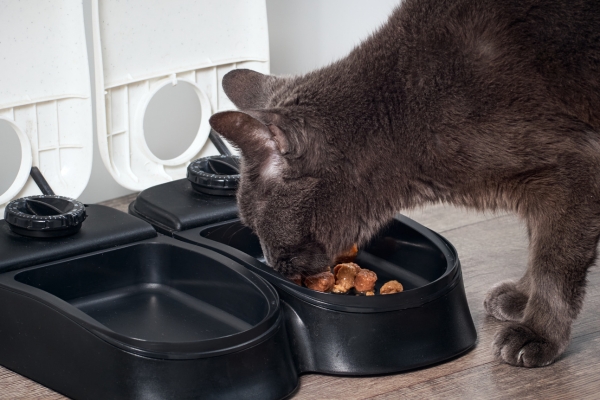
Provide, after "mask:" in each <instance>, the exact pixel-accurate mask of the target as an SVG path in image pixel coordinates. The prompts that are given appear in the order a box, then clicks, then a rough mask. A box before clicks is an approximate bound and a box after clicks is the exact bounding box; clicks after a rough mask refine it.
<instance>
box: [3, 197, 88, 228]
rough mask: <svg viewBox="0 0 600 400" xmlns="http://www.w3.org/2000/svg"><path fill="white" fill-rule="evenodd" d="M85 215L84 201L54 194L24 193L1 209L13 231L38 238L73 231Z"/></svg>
mask: <svg viewBox="0 0 600 400" xmlns="http://www.w3.org/2000/svg"><path fill="white" fill-rule="evenodd" d="M86 216H87V215H86V212H85V206H84V205H83V203H81V202H79V201H77V200H74V199H71V198H68V197H63V196H55V195H41V196H29V197H23V198H20V199H16V200H13V201H11V202H10V203H8V205H7V206H6V208H5V209H4V219H5V220H6V222H7V223H8V226H9V227H10V229H11V230H12V231H13V232H15V233H18V234H19V235H23V236H29V237H38V238H48V237H58V236H67V235H72V234H74V233H76V232H78V231H79V229H80V228H81V224H82V223H83V221H84V220H85V218H86Z"/></svg>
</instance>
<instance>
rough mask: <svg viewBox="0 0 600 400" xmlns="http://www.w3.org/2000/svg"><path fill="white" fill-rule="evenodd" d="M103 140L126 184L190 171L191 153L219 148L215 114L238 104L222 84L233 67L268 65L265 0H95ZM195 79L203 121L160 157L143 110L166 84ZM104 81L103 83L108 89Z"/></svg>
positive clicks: (136, 186) (112, 167)
mask: <svg viewBox="0 0 600 400" xmlns="http://www.w3.org/2000/svg"><path fill="white" fill-rule="evenodd" d="M92 12H93V15H92V20H93V24H94V26H93V32H94V60H95V66H96V88H98V89H97V90H96V92H97V96H98V97H97V102H96V105H97V122H98V143H99V149H100V154H101V155H102V159H103V161H104V164H105V165H106V167H107V168H108V170H109V171H110V173H111V174H112V176H113V177H114V178H115V180H116V181H117V182H118V183H119V184H121V185H122V186H124V187H126V188H128V189H131V190H143V189H145V188H147V187H150V186H154V185H156V184H159V183H163V182H168V181H171V180H174V179H180V178H183V177H185V173H186V167H187V165H188V163H189V161H190V160H193V159H196V158H198V157H202V156H205V155H211V154H217V151H216V149H215V148H214V146H213V145H212V143H210V142H209V141H207V139H208V134H209V132H210V126H209V124H208V119H209V117H210V116H211V115H212V114H214V113H215V112H217V111H221V110H227V109H233V108H234V106H233V104H232V103H231V102H230V101H229V100H228V99H227V97H226V96H225V94H224V93H223V91H222V88H221V80H222V78H223V75H224V74H225V73H227V72H228V71H230V70H232V69H234V68H250V69H253V70H256V71H259V72H263V73H268V71H269V61H268V60H269V47H268V31H267V15H266V5H265V0H201V1H198V0H171V1H161V2H159V1H154V2H147V1H144V0H133V1H126V2H124V1H117V0H102V1H97V0H94V1H93V4H92ZM176 84H188V85H191V86H192V87H193V88H194V90H195V92H196V94H197V95H198V100H199V102H200V110H198V112H200V113H201V116H202V117H201V123H200V127H199V129H198V133H197V134H196V137H195V139H194V141H193V143H192V144H191V145H190V147H189V148H188V149H187V150H185V151H184V152H183V153H182V154H180V155H179V156H177V157H175V158H173V159H170V160H161V159H159V158H157V157H156V156H155V155H154V154H153V153H152V152H151V151H150V150H149V148H148V145H147V143H146V140H145V136H144V127H143V121H144V113H145V111H146V108H147V106H148V103H149V102H150V100H151V99H152V97H153V96H154V95H155V94H156V93H157V92H158V91H159V90H160V89H161V88H163V87H164V86H166V85H176ZM100 88H104V91H103V90H101V89H100Z"/></svg>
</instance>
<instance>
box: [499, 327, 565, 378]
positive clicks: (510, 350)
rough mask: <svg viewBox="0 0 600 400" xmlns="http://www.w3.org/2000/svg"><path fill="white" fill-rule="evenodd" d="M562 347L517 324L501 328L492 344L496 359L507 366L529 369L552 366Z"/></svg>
mask: <svg viewBox="0 0 600 400" xmlns="http://www.w3.org/2000/svg"><path fill="white" fill-rule="evenodd" d="M562 347H563V346H560V345H559V344H558V343H553V342H552V341H550V340H547V339H545V338H543V337H542V336H540V335H538V334H536V333H535V332H533V331H532V330H531V329H529V328H528V327H526V326H525V325H523V324H519V323H510V324H508V325H505V326H503V327H502V328H501V329H500V330H499V331H498V333H496V336H495V337H494V342H493V350H494V354H495V355H496V357H498V358H499V359H501V360H502V361H504V362H505V363H507V364H511V365H515V366H518V367H529V368H531V367H545V366H546V365H549V364H552V363H553V362H554V360H556V358H557V357H558V356H559V355H560V354H561V353H562Z"/></svg>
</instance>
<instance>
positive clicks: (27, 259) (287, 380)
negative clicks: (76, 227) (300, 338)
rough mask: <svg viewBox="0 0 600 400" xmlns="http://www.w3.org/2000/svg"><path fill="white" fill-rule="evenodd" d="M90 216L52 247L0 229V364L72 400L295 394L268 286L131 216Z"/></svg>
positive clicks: (96, 211) (100, 212)
mask: <svg viewBox="0 0 600 400" xmlns="http://www.w3.org/2000/svg"><path fill="white" fill-rule="evenodd" d="M88 212H89V215H90V218H88V221H87V222H86V225H85V226H84V227H83V228H82V229H81V231H80V232H79V233H77V234H75V235H73V236H70V237H68V238H57V239H55V240H56V241H55V242H53V243H52V246H48V244H49V240H48V239H43V240H42V239H38V238H25V237H22V236H20V235H15V234H14V233H12V232H11V231H10V230H9V229H7V227H6V222H5V221H0V250H1V251H3V254H4V256H5V257H4V259H3V260H2V262H1V263H0V272H2V273H0V304H4V305H5V306H4V307H0V321H1V322H0V343H2V345H1V346H0V364H2V365H4V366H6V367H7V368H10V369H12V370H14V371H16V372H18V373H21V374H23V375H25V376H27V377H30V378H31V379H33V380H36V381H38V382H40V383H41V384H44V385H46V386H48V387H50V388H52V389H54V390H56V391H58V392H61V393H63V394H65V395H67V396H69V397H72V398H79V399H117V398H123V399H125V398H126V399H142V398H156V399H190V398H206V399H209V398H210V399H212V398H214V399H231V398H253V399H278V398H282V397H285V396H287V395H288V394H289V393H290V392H292V391H293V390H294V388H295V387H296V386H297V383H298V373H297V369H296V366H295V364H294V362H293V356H292V353H291V351H290V348H289V344H288V338H287V333H286V331H285V324H284V321H283V312H282V309H281V307H280V301H279V298H278V295H277V292H276V291H275V290H274V289H273V287H272V286H271V285H269V284H268V283H266V282H265V281H264V280H263V279H261V278H259V277H258V276H256V275H255V274H253V273H251V272H250V271H248V269H247V268H245V267H244V266H242V265H241V264H239V263H238V262H236V261H235V260H233V259H231V258H227V257H225V256H223V255H221V254H218V253H217V252H214V251H212V250H209V249H206V248H202V247H199V246H193V245H190V244H187V243H184V242H182V241H178V240H175V239H173V238H170V237H166V236H162V235H160V236H157V235H156V233H155V232H154V230H153V229H152V228H151V227H150V226H149V225H148V224H146V223H145V222H143V221H141V220H139V219H137V218H134V217H132V216H129V215H126V214H123V213H121V212H119V211H116V210H111V209H107V208H106V207H101V206H90V207H88ZM94 248H95V251H91V250H92V249H94ZM47 260H53V261H50V262H45V261H47Z"/></svg>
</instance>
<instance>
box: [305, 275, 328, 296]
mask: <svg viewBox="0 0 600 400" xmlns="http://www.w3.org/2000/svg"><path fill="white" fill-rule="evenodd" d="M334 283H335V278H334V277H333V274H332V273H331V272H329V271H326V272H321V273H318V274H315V275H311V276H307V277H306V278H304V284H305V285H306V287H307V288H309V289H312V290H316V291H317V292H328V291H330V290H331V288H332V287H333V284H334Z"/></svg>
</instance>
